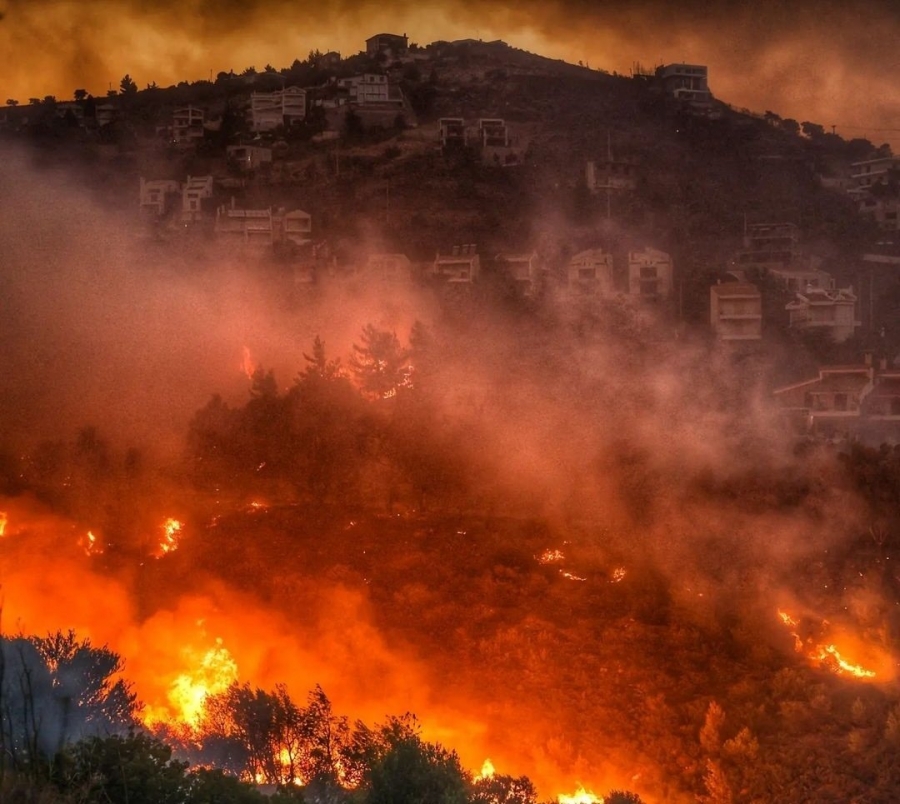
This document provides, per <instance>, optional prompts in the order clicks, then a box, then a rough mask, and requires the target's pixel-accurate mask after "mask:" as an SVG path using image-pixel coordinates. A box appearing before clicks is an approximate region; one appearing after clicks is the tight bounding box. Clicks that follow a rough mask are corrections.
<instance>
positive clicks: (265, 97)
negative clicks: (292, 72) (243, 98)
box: [250, 87, 306, 132]
mask: <svg viewBox="0 0 900 804" xmlns="http://www.w3.org/2000/svg"><path fill="white" fill-rule="evenodd" d="M304 119H306V90H305V89H301V88H300V87H285V88H284V89H279V90H276V91H275V92H251V93H250V128H251V130H253V131H256V132H260V131H274V130H275V129H277V128H278V127H279V126H287V127H289V126H291V125H293V124H294V123H297V122H300V121H302V120H304Z"/></svg>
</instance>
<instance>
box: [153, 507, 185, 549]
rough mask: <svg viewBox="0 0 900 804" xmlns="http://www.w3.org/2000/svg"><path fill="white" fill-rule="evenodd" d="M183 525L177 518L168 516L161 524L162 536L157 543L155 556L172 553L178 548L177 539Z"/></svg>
mask: <svg viewBox="0 0 900 804" xmlns="http://www.w3.org/2000/svg"><path fill="white" fill-rule="evenodd" d="M183 527H184V525H183V524H182V523H181V522H180V521H179V520H177V519H173V518H172V517H169V518H168V519H167V520H166V521H165V522H164V523H163V525H162V529H163V537H162V540H161V541H160V543H159V547H158V549H157V552H156V553H155V555H156V558H161V557H162V556H164V555H166V554H167V553H174V552H175V551H176V550H177V549H178V541H179V539H180V538H181V530H182V528H183Z"/></svg>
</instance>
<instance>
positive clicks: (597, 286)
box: [567, 248, 615, 296]
mask: <svg viewBox="0 0 900 804" xmlns="http://www.w3.org/2000/svg"><path fill="white" fill-rule="evenodd" d="M567 273H568V287H569V292H570V293H571V294H572V295H575V296H611V295H612V294H613V293H614V292H615V283H614V281H613V258H612V254H610V253H609V252H606V251H603V249H600V248H592V249H587V250H585V251H579V252H578V253H577V254H576V255H575V256H574V257H572V259H570V260H569V265H568V271H567Z"/></svg>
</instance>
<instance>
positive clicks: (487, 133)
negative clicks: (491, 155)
mask: <svg viewBox="0 0 900 804" xmlns="http://www.w3.org/2000/svg"><path fill="white" fill-rule="evenodd" d="M475 128H476V131H477V132H478V141H479V144H480V145H481V147H482V148H505V147H506V146H507V145H509V130H508V129H507V126H506V123H505V122H504V121H503V120H502V119H500V118H499V117H482V118H480V119H479V120H478V122H477V123H476V125H475Z"/></svg>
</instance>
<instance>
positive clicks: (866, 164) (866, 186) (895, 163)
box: [848, 156, 900, 198]
mask: <svg viewBox="0 0 900 804" xmlns="http://www.w3.org/2000/svg"><path fill="white" fill-rule="evenodd" d="M898 170H900V156H878V157H875V158H874V159H865V160H863V161H861V162H853V163H852V164H851V165H850V190H849V191H848V192H849V193H850V194H851V195H853V196H855V197H857V198H862V197H865V196H866V195H868V194H869V191H870V190H871V189H872V187H874V186H875V185H877V184H887V183H888V181H889V179H890V176H891V174H896V172H897V171H898Z"/></svg>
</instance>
